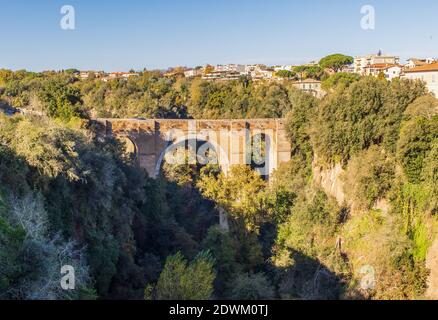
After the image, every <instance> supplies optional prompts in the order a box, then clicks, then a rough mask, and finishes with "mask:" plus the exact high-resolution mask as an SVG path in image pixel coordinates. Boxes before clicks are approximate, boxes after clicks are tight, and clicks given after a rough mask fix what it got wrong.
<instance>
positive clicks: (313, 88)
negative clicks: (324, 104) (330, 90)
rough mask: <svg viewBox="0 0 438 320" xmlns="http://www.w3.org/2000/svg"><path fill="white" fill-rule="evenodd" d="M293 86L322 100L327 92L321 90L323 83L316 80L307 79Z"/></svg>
mask: <svg viewBox="0 0 438 320" xmlns="http://www.w3.org/2000/svg"><path fill="white" fill-rule="evenodd" d="M292 85H293V86H294V87H295V88H297V89H300V90H303V91H306V92H308V93H310V94H313V95H314V96H315V97H317V98H322V97H323V96H324V94H325V92H324V91H323V90H322V89H321V81H318V80H314V79H306V80H301V81H296V82H293V83H292Z"/></svg>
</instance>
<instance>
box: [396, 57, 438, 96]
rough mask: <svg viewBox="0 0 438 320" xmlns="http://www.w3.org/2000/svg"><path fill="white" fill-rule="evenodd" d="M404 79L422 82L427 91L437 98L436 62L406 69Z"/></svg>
mask: <svg viewBox="0 0 438 320" xmlns="http://www.w3.org/2000/svg"><path fill="white" fill-rule="evenodd" d="M404 78H406V79H410V80H421V81H424V82H425V83H426V86H427V88H428V89H429V91H430V92H431V93H433V94H434V95H435V96H436V97H438V62H435V63H430V64H427V65H423V66H420V67H415V68H410V69H407V70H405V71H404Z"/></svg>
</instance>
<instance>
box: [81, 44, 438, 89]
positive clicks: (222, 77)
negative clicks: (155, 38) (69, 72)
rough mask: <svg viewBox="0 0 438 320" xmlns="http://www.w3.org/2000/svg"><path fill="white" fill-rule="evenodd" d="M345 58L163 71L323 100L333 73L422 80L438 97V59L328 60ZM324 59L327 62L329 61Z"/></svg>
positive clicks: (90, 74) (94, 74) (122, 76)
mask: <svg viewBox="0 0 438 320" xmlns="http://www.w3.org/2000/svg"><path fill="white" fill-rule="evenodd" d="M334 56H341V57H344V59H345V61H346V63H345V64H344V65H342V66H341V67H340V68H336V69H333V68H329V67H324V66H323V65H321V61H322V60H320V61H319V62H316V61H312V62H309V63H307V64H303V65H276V66H266V65H264V64H250V65H243V64H225V65H215V66H212V65H209V64H207V65H205V66H197V67H194V68H188V67H174V68H169V69H168V70H166V71H162V73H163V74H164V76H166V77H185V78H200V79H203V80H207V81H233V80H239V79H242V78H247V79H251V80H252V81H292V82H293V85H294V86H295V87H296V88H298V89H301V90H303V91H307V92H309V93H312V94H313V95H314V96H316V97H321V96H323V95H324V94H325V93H324V90H323V89H322V88H321V82H322V81H323V80H324V79H325V78H326V77H327V76H329V75H332V74H334V73H349V74H357V75H360V76H373V77H379V78H382V79H386V80H388V81H391V80H393V79H396V78H406V79H411V80H421V81H424V82H425V83H426V86H427V88H428V89H429V91H430V92H432V93H434V94H435V95H436V96H438V59H436V58H410V59H408V60H407V61H406V63H404V64H403V63H401V62H400V57H398V56H395V55H385V54H382V52H380V51H379V52H378V53H376V54H368V55H364V56H357V57H354V58H353V57H349V56H343V55H340V54H337V55H331V56H328V57H334ZM328 57H326V58H328ZM76 74H77V76H78V77H79V78H80V79H82V80H85V79H90V78H93V79H95V78H99V79H102V81H104V82H108V81H110V80H114V79H119V80H127V79H129V78H131V77H137V76H139V75H140V74H139V73H138V72H135V71H134V70H131V71H129V72H110V73H105V72H103V71H77V72H76Z"/></svg>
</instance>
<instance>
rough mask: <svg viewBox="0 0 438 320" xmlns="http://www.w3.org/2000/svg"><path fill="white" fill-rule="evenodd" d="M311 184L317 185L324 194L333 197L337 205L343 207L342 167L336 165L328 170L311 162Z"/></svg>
mask: <svg viewBox="0 0 438 320" xmlns="http://www.w3.org/2000/svg"><path fill="white" fill-rule="evenodd" d="M312 166H313V182H314V183H315V184H317V185H319V186H320V187H321V188H322V189H323V190H324V191H325V193H327V194H328V195H330V196H332V197H334V198H335V199H336V201H337V202H338V204H339V205H344V204H345V201H346V198H345V193H344V184H343V182H342V180H341V175H342V173H343V172H344V170H343V169H342V166H341V165H340V164H337V165H335V166H333V167H331V168H329V169H326V168H324V167H323V166H322V165H319V164H318V161H317V160H314V162H313V165H312Z"/></svg>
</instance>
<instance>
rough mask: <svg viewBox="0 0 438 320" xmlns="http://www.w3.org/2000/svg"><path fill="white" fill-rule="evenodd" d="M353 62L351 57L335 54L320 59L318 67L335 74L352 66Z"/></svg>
mask: <svg viewBox="0 0 438 320" xmlns="http://www.w3.org/2000/svg"><path fill="white" fill-rule="evenodd" d="M353 61H354V59H353V57H350V56H346V55H343V54H339V53H337V54H332V55H329V56H327V57H324V58H322V59H321V60H320V61H319V65H320V66H321V68H323V69H329V70H331V71H332V72H335V73H336V72H339V71H341V70H342V69H343V68H344V67H346V66H348V65H350V64H352V63H353Z"/></svg>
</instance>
